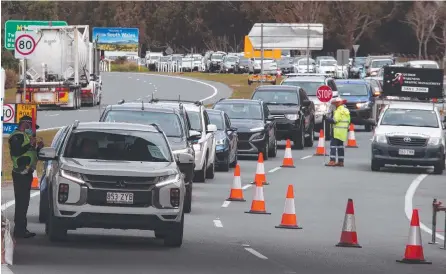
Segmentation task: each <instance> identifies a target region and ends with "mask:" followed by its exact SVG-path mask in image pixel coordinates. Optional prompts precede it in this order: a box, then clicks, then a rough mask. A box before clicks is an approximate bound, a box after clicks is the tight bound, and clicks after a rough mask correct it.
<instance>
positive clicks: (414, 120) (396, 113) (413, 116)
mask: <svg viewBox="0 0 446 274" xmlns="http://www.w3.org/2000/svg"><path fill="white" fill-rule="evenodd" d="M381 125H386V126H409V127H430V128H438V127H439V126H438V118H437V114H436V113H435V111H433V110H418V109H393V108H392V109H387V110H386V111H385V112H384V114H383V117H382V121H381Z"/></svg>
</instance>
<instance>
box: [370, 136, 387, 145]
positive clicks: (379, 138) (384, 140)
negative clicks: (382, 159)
mask: <svg viewBox="0 0 446 274" xmlns="http://www.w3.org/2000/svg"><path fill="white" fill-rule="evenodd" d="M373 142H376V143H381V144H387V137H386V135H375V136H374V137H373Z"/></svg>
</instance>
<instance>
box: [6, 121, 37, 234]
mask: <svg viewBox="0 0 446 274" xmlns="http://www.w3.org/2000/svg"><path fill="white" fill-rule="evenodd" d="M38 128H39V126H38V125H36V129H38ZM8 142H9V151H10V155H11V160H12V164H13V169H12V181H13V183H14V198H15V213H14V224H15V226H14V237H17V238H30V237H34V236H35V235H36V234H35V233H32V232H29V231H28V229H27V219H26V215H27V213H28V206H29V199H30V194H31V184H32V181H33V172H34V170H36V165H37V153H38V151H39V150H40V149H41V148H42V147H43V142H42V141H39V142H36V137H35V134H34V132H33V128H32V118H31V117H29V116H23V117H22V118H21V119H20V121H19V125H18V127H17V129H16V130H15V131H14V132H13V133H12V134H11V136H9V141H8Z"/></svg>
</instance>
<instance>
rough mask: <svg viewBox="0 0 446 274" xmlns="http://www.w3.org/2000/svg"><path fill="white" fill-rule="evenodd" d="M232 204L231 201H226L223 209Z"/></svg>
mask: <svg viewBox="0 0 446 274" xmlns="http://www.w3.org/2000/svg"><path fill="white" fill-rule="evenodd" d="M230 204H231V201H224V202H223V204H222V205H221V207H228V206H229V205H230Z"/></svg>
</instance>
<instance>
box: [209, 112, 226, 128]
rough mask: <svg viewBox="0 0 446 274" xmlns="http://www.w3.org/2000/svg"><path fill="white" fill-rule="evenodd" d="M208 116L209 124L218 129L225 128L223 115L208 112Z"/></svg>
mask: <svg viewBox="0 0 446 274" xmlns="http://www.w3.org/2000/svg"><path fill="white" fill-rule="evenodd" d="M208 116H209V120H211V124H214V125H216V126H217V129H218V130H224V129H225V127H224V121H223V117H222V116H221V114H220V113H213V112H208Z"/></svg>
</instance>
